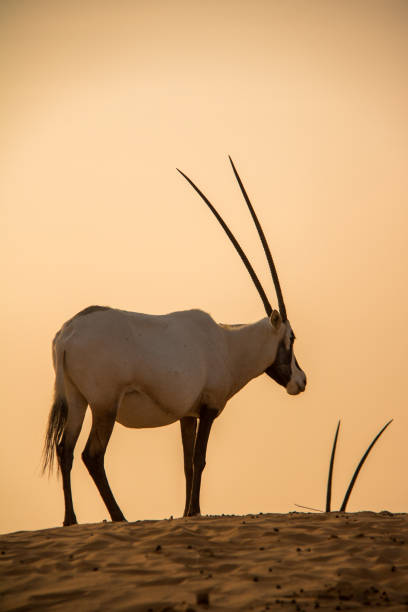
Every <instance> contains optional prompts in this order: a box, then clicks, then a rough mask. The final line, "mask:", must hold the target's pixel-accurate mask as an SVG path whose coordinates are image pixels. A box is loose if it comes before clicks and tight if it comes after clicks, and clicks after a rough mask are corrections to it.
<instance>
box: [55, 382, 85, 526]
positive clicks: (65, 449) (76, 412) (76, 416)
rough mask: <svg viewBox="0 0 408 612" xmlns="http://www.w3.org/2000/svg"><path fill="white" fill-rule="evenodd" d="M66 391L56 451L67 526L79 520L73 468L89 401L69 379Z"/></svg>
mask: <svg viewBox="0 0 408 612" xmlns="http://www.w3.org/2000/svg"><path fill="white" fill-rule="evenodd" d="M65 391H66V403H67V420H66V423H65V426H64V432H63V435H62V438H61V441H60V442H59V443H58V444H57V445H56V451H57V457H58V463H59V467H60V470H61V475H62V486H63V489H64V502H65V517H64V523H63V524H64V525H65V526H67V525H74V524H76V522H77V519H76V516H75V512H74V506H73V502H72V492H71V469H72V462H73V459H74V448H75V444H76V442H77V440H78V436H79V434H80V432H81V428H82V423H83V421H84V417H85V412H86V408H87V405H88V403H87V401H86V399H85V398H84V397H83V396H82V395H81V394H80V393H79V391H78V390H77V389H76V388H75V387H74V386H73V385H72V384H71V383H70V382H69V381H68V380H67V381H66V383H65Z"/></svg>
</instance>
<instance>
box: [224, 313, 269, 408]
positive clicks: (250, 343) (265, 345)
mask: <svg viewBox="0 0 408 612" xmlns="http://www.w3.org/2000/svg"><path fill="white" fill-rule="evenodd" d="M220 327H221V328H222V329H223V330H224V334H225V339H226V343H227V346H228V353H229V361H230V372H231V378H232V381H231V382H232V384H231V386H232V388H231V393H230V397H231V396H232V395H234V394H235V393H237V392H238V391H239V390H240V389H242V387H244V386H245V385H246V384H247V383H248V382H249V381H250V380H251V379H252V378H256V377H257V376H259V375H260V374H262V373H263V372H264V371H265V370H266V368H267V367H268V366H269V365H270V364H271V363H272V362H273V360H274V359H275V356H276V352H277V349H278V344H279V340H280V335H279V334H277V333H276V332H275V331H274V330H273V329H272V326H271V323H270V321H269V319H268V318H267V317H265V318H263V319H261V320H260V321H256V322H255V323H249V324H243V325H225V324H221V325H220Z"/></svg>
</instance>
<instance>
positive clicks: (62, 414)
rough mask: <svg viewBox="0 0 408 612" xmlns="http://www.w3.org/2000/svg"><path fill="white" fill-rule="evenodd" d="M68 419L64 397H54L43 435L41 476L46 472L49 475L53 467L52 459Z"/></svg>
mask: <svg viewBox="0 0 408 612" xmlns="http://www.w3.org/2000/svg"><path fill="white" fill-rule="evenodd" d="M67 417H68V405H67V402H66V400H65V398H64V397H56V398H55V400H54V403H53V405H52V408H51V412H50V416H49V418H48V427H47V433H46V434H45V442H44V451H43V470H42V471H43V474H44V473H45V472H46V471H47V468H48V473H49V474H51V472H52V469H53V467H54V459H55V456H56V452H57V445H58V444H59V443H60V442H61V438H62V435H63V433H64V427H65V423H66V422H67Z"/></svg>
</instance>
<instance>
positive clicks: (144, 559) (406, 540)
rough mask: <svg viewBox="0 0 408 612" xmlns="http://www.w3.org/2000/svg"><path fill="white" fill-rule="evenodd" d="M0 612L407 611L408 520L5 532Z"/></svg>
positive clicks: (223, 521) (300, 519)
mask: <svg viewBox="0 0 408 612" xmlns="http://www.w3.org/2000/svg"><path fill="white" fill-rule="evenodd" d="M0 581H1V582H0V610H2V611H4V612H6V611H11V610H13V611H18V610H19V611H30V612H31V611H33V612H34V611H43V610H61V611H65V610H66V611H72V612H88V611H89V612H91V611H92V612H93V611H97V610H104V611H105V610H109V611H110V610H112V611H115V612H116V611H118V612H194V611H195V612H200V611H201V610H206V609H209V610H213V611H214V612H217V611H220V612H221V611H223V612H224V611H227V610H229V611H230V610H231V611H234V610H237V611H239V610H243V611H244V610H245V611H247V610H259V611H260V610H278V609H285V610H297V611H300V610H314V609H319V610H356V609H361V610H366V609H368V608H371V607H379V608H383V607H386V608H389V609H392V610H395V611H396V610H401V611H402V610H404V611H406V610H408V515H406V514H394V515H391V514H390V513H386V512H384V513H379V514H375V513H372V512H361V513H357V514H339V513H331V514H319V515H316V514H303V513H291V514H287V515H282V514H265V515H250V516H217V517H211V516H207V517H199V518H193V519H175V520H165V521H140V522H136V523H125V524H118V523H101V524H95V525H76V526H73V527H65V528H62V527H61V528H55V529H47V530H43V531H36V532H24V531H22V532H17V533H12V534H7V535H4V536H0Z"/></svg>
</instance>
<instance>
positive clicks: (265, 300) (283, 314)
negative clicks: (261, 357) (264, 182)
mask: <svg viewBox="0 0 408 612" xmlns="http://www.w3.org/2000/svg"><path fill="white" fill-rule="evenodd" d="M229 160H230V162H231V165H232V169H233V171H234V174H235V177H236V179H237V181H238V184H239V186H240V189H241V192H242V195H243V196H244V199H245V202H246V203H247V206H248V208H249V211H250V213H251V215H252V219H253V221H254V223H255V227H256V229H257V231H258V235H259V238H260V239H261V242H262V246H263V248H264V251H265V255H266V258H267V261H268V264H269V269H270V271H271V275H272V279H273V282H274V285H275V290H276V295H277V298H278V305H279V312H280V314H281V317H282V320H283V321H286V319H287V316H286V308H285V303H284V301H283V296H282V291H281V288H280V284H279V279H278V274H277V272H276V268H275V264H274V262H273V259H272V255H271V252H270V249H269V246H268V243H267V241H266V238H265V234H264V232H263V230H262V227H261V224H260V223H259V220H258V217H257V216H256V213H255V210H254V208H253V206H252V204H251V202H250V200H249V197H248V195H247V193H246V191H245V187H244V185H243V183H242V181H241V179H240V177H239V175H238V172H237V170H236V168H235V166H234V162H233V161H232V159H231V157H229ZM177 170H178V172H180V174H181V175H182V176H184V178H185V179H186V180H187V181H188V182H189V183H190V185H191V186H192V187H193V189H194V190H195V191H196V192H197V193H198V195H199V196H200V197H201V198H202V200H204V202H205V203H206V204H207V206H208V208H209V209H210V210H211V212H212V213H213V215H214V216H215V217H216V219H217V221H218V222H219V223H220V225H221V227H222V228H223V230H224V231H225V233H226V234H227V236H228V238H229V239H230V240H231V242H232V244H233V245H234V247H235V249H236V251H237V253H238V255H239V256H240V257H241V259H242V261H243V263H244V265H245V267H246V269H247V270H248V272H249V275H250V277H251V278H252V281H253V283H254V285H255V287H256V289H257V291H258V293H259V295H260V297H261V300H262V302H263V305H264V308H265V311H266V314H267V315H268V317H269V316H270V314H271V312H272V306H271V305H270V302H269V300H268V298H267V296H266V293H265V291H264V289H263V287H262V285H261V282H260V280H259V278H258V277H257V275H256V272H255V270H254V269H253V267H252V265H251V264H250V262H249V260H248V257H247V256H246V255H245V253H244V251H243V250H242V248H241V246H240V244H239V243H238V240H237V239H236V238H235V236H234V234H233V233H232V232H231V230H230V228H229V227H228V225H227V224H226V223H225V221H224V220H223V218H222V217H221V215H220V214H219V213H218V211H217V210H216V208H215V207H214V206H213V205H212V204H211V202H210V201H209V200H208V198H207V197H206V196H205V195H204V194H203V192H202V191H201V190H200V189H199V188H198V187H197V185H195V184H194V183H193V181H192V180H191V179H190V178H189V177H188V176H187V175H186V174H184V172H182V171H181V170H179V169H178V168H177Z"/></svg>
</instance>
